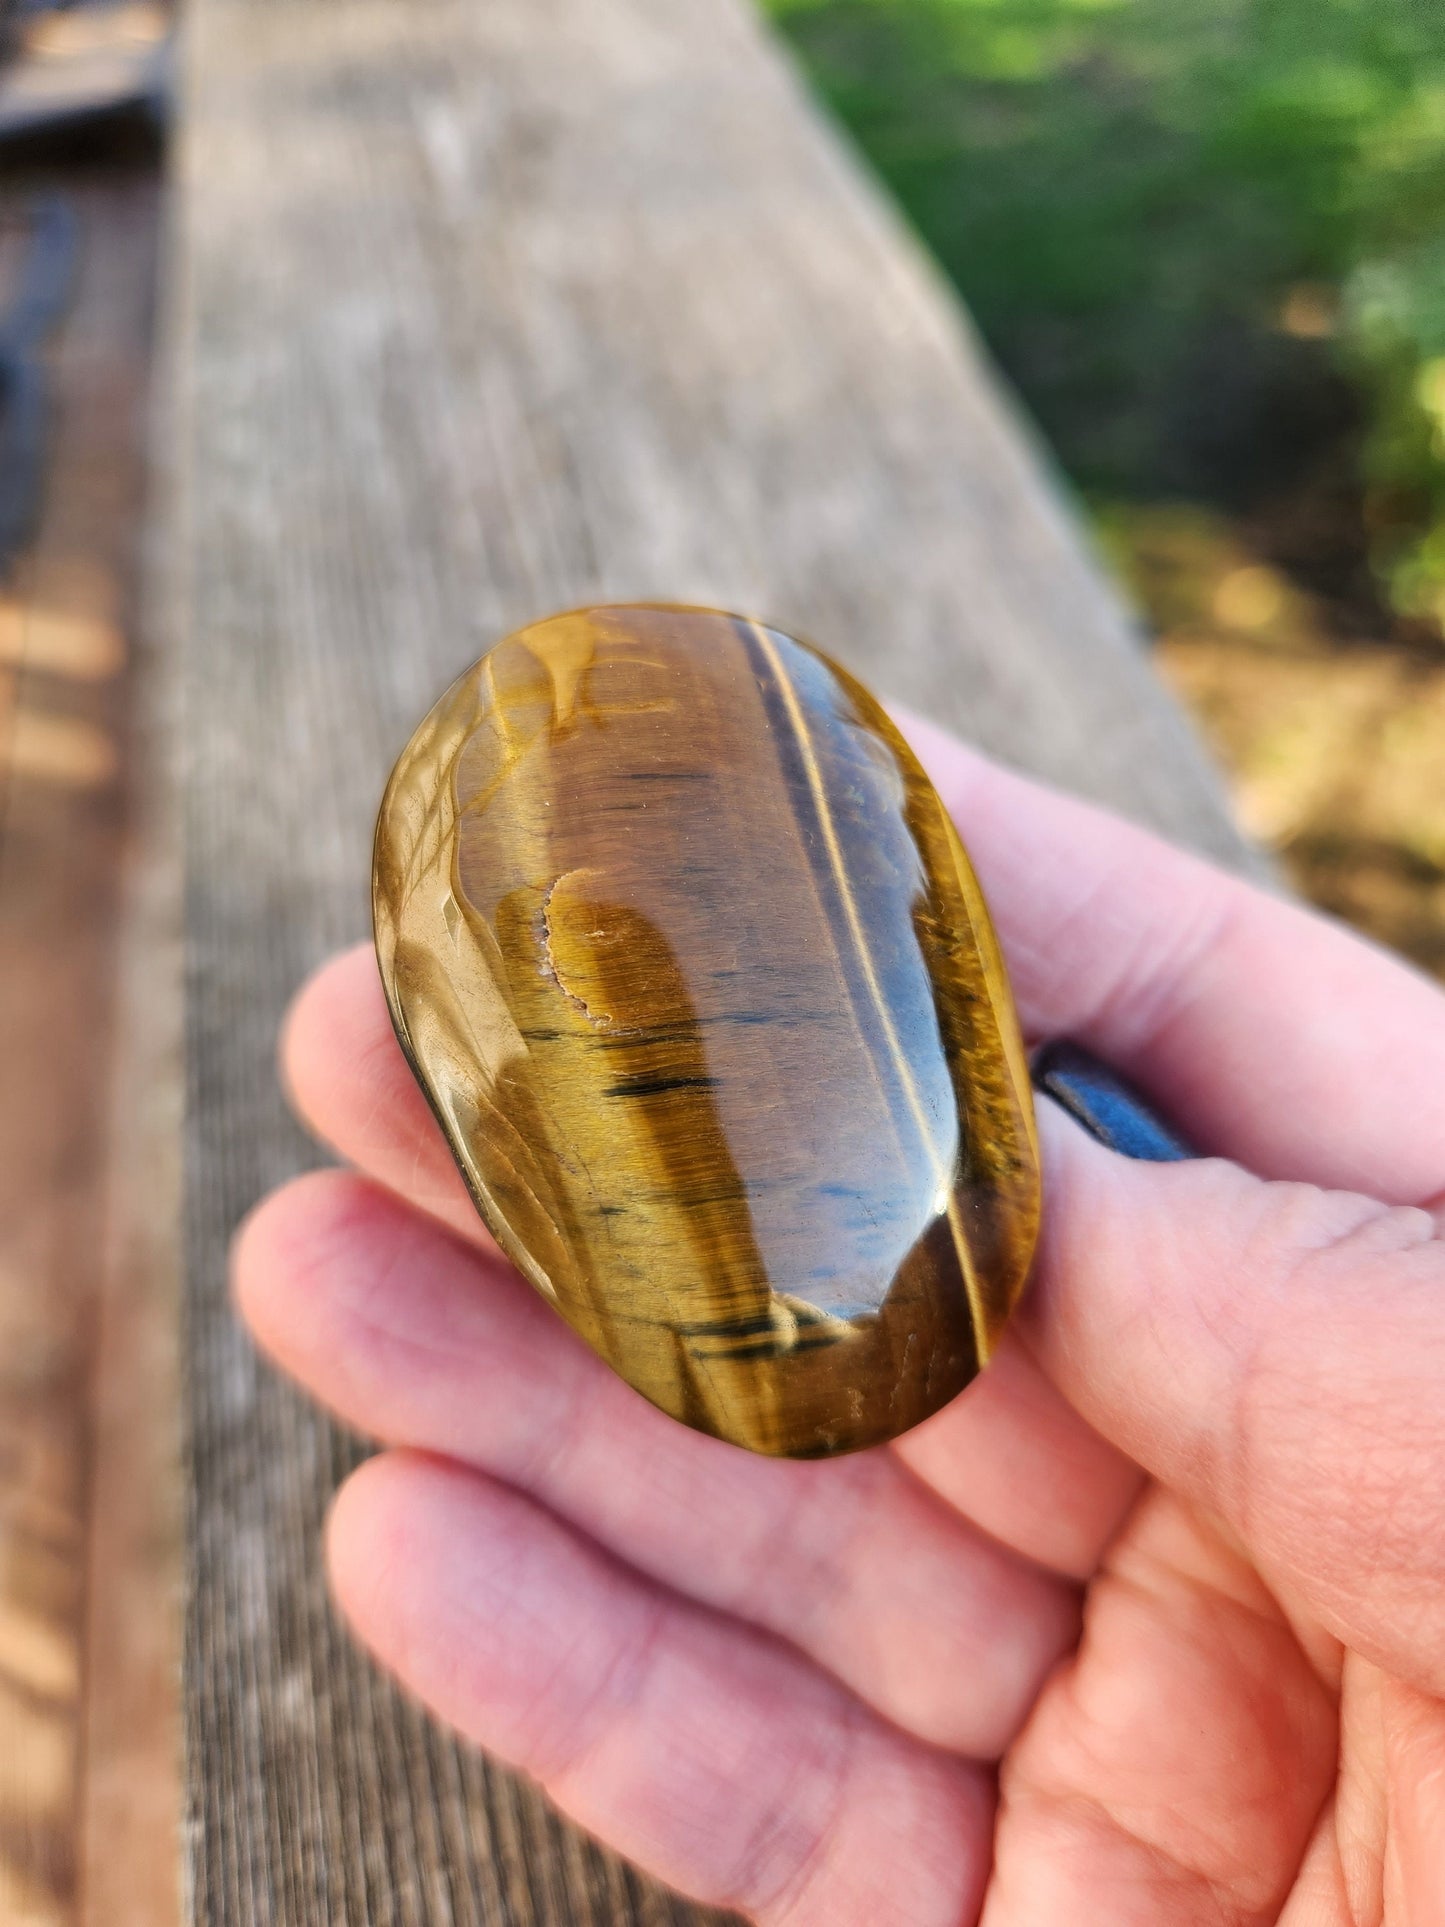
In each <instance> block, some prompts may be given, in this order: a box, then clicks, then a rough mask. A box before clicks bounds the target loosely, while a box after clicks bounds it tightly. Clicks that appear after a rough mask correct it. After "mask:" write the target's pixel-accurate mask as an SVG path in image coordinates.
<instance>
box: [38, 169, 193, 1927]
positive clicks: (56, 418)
mask: <svg viewBox="0 0 1445 1927" xmlns="http://www.w3.org/2000/svg"><path fill="white" fill-rule="evenodd" d="M66 193H67V198H68V199H69V201H70V203H71V205H72V207H73V209H74V211H75V215H76V232H77V238H78V258H77V266H76V279H75V287H74V296H73V301H72V304H71V308H70V311H69V313H68V315H67V316H66V318H65V320H64V322H63V324H62V325H61V326H60V328H59V329H58V331H57V334H56V338H55V341H54V343H53V347H52V351H51V353H50V356H49V362H50V366H49V376H48V386H49V409H48V418H49V424H50V436H49V447H48V459H47V462H46V472H45V487H44V490H43V495H42V503H41V512H40V515H39V518H38V522H37V525H36V528H35V531H34V539H33V541H32V542H31V543H30V544H29V545H28V547H27V549H26V550H25V552H24V553H23V554H22V556H21V557H20V558H19V561H18V563H17V566H16V568H15V570H14V572H13V575H12V576H11V577H10V579H9V580H7V582H6V584H5V587H4V592H3V594H0V982H3V986H4V998H3V1003H0V1064H3V1067H4V1080H3V1108H0V1920H4V1921H6V1922H12V1921H13V1922H17V1923H18V1922H26V1923H33V1927H42V1924H43V1927H51V1924H52V1923H55V1924H57V1927H58V1923H67V1927H68V1924H69V1923H72V1922H74V1921H76V1920H77V1919H78V1918H79V1910H80V1906H81V1893H82V1890H83V1888H84V1886H85V1870H86V1868H85V1853H84V1850H83V1846H82V1841H81V1832H82V1813H83V1811H84V1809H85V1804H86V1789H87V1784H88V1778H89V1775H88V1772H87V1769H88V1768H89V1767H90V1766H91V1765H95V1766H97V1767H98V1768H99V1770H100V1771H101V1772H102V1773H104V1772H105V1771H106V1770H108V1769H110V1768H115V1767H123V1769H124V1770H126V1771H128V1773H129V1774H130V1776H131V1778H132V1780H134V1777H135V1773H136V1768H137V1764H138V1762H140V1761H141V1760H142V1759H143V1754H144V1748H143V1744H142V1733H143V1730H144V1729H142V1730H140V1731H138V1730H137V1729H136V1728H134V1727H131V1728H130V1730H128V1731H127V1732H126V1733H125V1734H124V1737H123V1742H122V1744H121V1748H120V1751H119V1752H118V1753H116V1754H112V1755H110V1756H109V1757H108V1758H107V1759H103V1760H99V1761H97V1760H94V1759H93V1757H92V1755H91V1751H90V1746H89V1743H88V1742H89V1739H90V1738H91V1737H93V1736H92V1734H91V1733H90V1732H89V1730H88V1724H87V1717H86V1714H87V1707H86V1701H87V1694H88V1691H89V1689H91V1688H92V1686H93V1685H94V1684H95V1683H96V1677H97V1676H96V1665H95V1662H96V1657H97V1655H96V1653H95V1651H94V1650H93V1649H92V1644H91V1640H90V1638H89V1632H90V1629H91V1627H92V1625H93V1615H92V1613H91V1610H90V1608H91V1606H92V1605H93V1604H94V1602H95V1600H96V1590H95V1589H96V1587H97V1586H99V1587H101V1588H104V1589H105V1592H104V1596H105V1598H106V1602H107V1608H108V1613H109V1615H110V1617H109V1618H108V1619H107V1621H106V1627H107V1631H108V1634H109V1636H110V1644H111V1647H112V1649H114V1648H116V1647H120V1648H124V1646H125V1643H126V1639H127V1637H128V1635H129V1634H130V1633H131V1632H132V1631H133V1629H134V1628H133V1626H132V1625H131V1624H129V1623H127V1622H125V1621H124V1620H123V1619H122V1618H121V1617H120V1614H121V1611H122V1603H123V1602H122V1599H121V1597H120V1596H119V1595H118V1593H117V1591H116V1590H115V1588H114V1587H113V1586H112V1584H111V1582H112V1581H113V1580H114V1579H116V1578H117V1576H118V1574H117V1572H116V1570H115V1568H114V1567H113V1566H109V1567H107V1568H106V1569H105V1570H103V1571H102V1572H100V1573H99V1574H96V1573H95V1571H94V1569H93V1564H92V1551H93V1546H94V1535H95V1531H96V1525H97V1520H96V1510H95V1508H96V1504H97V1500H98V1498H100V1497H101V1496H102V1494H103V1492H104V1489H105V1478H104V1472H105V1469H104V1468H98V1467H97V1458H96V1448H97V1443H98V1435H97V1432H96V1430H95V1427H94V1423H93V1420H94V1414H95V1401H96V1398H97V1396H99V1397H102V1398H104V1397H106V1396H107V1395H108V1394H109V1393H110V1392H111V1391H112V1390H117V1389H119V1388H118V1387H116V1386H115V1385H114V1384H113V1382H112V1381H109V1380H107V1378H106V1376H105V1374H106V1369H107V1366H106V1362H105V1360H104V1359H103V1358H102V1356H101V1353H100V1351H99V1349H98V1345H97V1334H98V1330H99V1327H100V1323H101V1309H102V1305H103V1302H104V1299H105V1285H106V1267H105V1264H104V1262H103V1259H102V1255H101V1254H102V1253H103V1251H104V1249H105V1245H106V1235H105V1226H106V1222H107V1215H108V1193H109V1189H110V1177H111V1171H112V1150H113V1140H112V1136H111V1131H110V1122H111V1120H110V1116H109V1111H108V1107H107V1104H106V1101H105V1094H106V1087H107V1081H108V1078H109V1074H110V1063H111V1048H112V1038H113V1031H114V1026H113V1002H114V997H113V991H114V981H115V972H116V953H117V944H118V927H119V922H120V914H121V893H120V890H119V888H118V882H119V874H120V868H121V851H122V847H123V843H124V838H125V831H126V820H127V797H128V784H127V781H126V767H127V759H126V756H125V744H126V739H127V736H128V730H129V717H130V696H131V686H132V685H131V677H130V675H129V670H128V653H129V650H128V643H129V635H130V629H131V606H130V605H131V600H132V595H133V590H134V586H135V554H134V550H135V543H136V539H137V537H138V534H139V529H140V515H139V489H140V478H141V474H142V470H143V465H144V459H145V433H144V395H145V387H146V379H147V373H148V366H149V331H150V312H151V300H152V291H153V282H154V248H153V239H154V229H155V202H156V189H155V183H154V181H153V180H151V179H149V178H146V179H138V178H137V179H117V180H115V181H113V182H109V183H105V182H100V181H97V180H95V179H93V178H90V179H86V178H83V177H82V178H81V179H79V180H77V181H74V182H71V183H68V184H67V188H66ZM25 205H26V197H24V196H21V195H19V194H17V193H16V191H15V190H14V189H13V188H12V189H11V190H10V192H9V193H8V194H7V196H6V197H5V200H4V204H3V212H4V214H5V216H6V217H7V218H8V219H9V220H12V221H13V220H15V219H17V218H19V217H23V212H24V208H25ZM16 265H17V267H18V266H19V261H18V260H17V261H16ZM10 293H13V288H11V289H7V294H10ZM114 1309H115V1310H116V1312H117V1314H118V1319H117V1321H116V1323H115V1325H114V1329H115V1331H116V1335H117V1337H119V1338H121V1339H122V1340H123V1339H124V1337H125V1336H126V1334H127V1333H129V1332H131V1331H133V1330H134V1329H135V1321H136V1314H135V1307H134V1305H133V1304H130V1303H123V1304H121V1305H118V1306H116V1307H115V1308H114ZM154 1416H156V1414H155V1409H154V1407H153V1406H152V1407H151V1408H149V1410H148V1411H147V1417H148V1418H151V1417H154ZM98 1471H99V1473H100V1476H99V1477H98ZM142 1503H144V1500H143V1501H142ZM131 1571H132V1573H133V1575H134V1567H133V1566H132V1568H131ZM135 1576H138V1577H139V1579H140V1590H142V1591H143V1592H146V1591H151V1592H153V1588H152V1586H151V1584H150V1580H151V1574H150V1573H149V1572H147V1573H145V1574H142V1575H135ZM144 1610H145V1611H146V1612H148V1613H150V1614H151V1615H152V1617H153V1616H154V1603H153V1598H152V1600H151V1601H149V1602H148V1603H147V1605H146V1607H145V1609H144ZM139 1623H141V1624H144V1621H142V1622H139ZM100 1685H101V1691H102V1696H103V1695H104V1690H105V1685H106V1680H105V1677H104V1674H103V1669H102V1675H101V1679H100ZM147 1717H149V1709H148V1713H147ZM173 1723H174V1722H173ZM176 1792H177V1785H176V1775H175V1773H174V1770H173V1769H172V1770H171V1771H170V1772H169V1774H168V1781H167V1786H166V1791H165V1795H164V1797H165V1798H166V1799H167V1800H168V1801H169V1802H170V1803H171V1804H172V1805H174V1802H175V1797H176ZM131 1844H132V1845H133V1846H134V1847H136V1848H137V1849H140V1848H141V1847H142V1843H141V1841H140V1840H139V1837H138V1836H136V1835H135V1834H134V1833H132V1835H131ZM157 1845H159V1847H160V1849H161V1851H162V1852H164V1851H165V1846H166V1841H165V1839H164V1838H161V1839H160V1840H159V1842H157V1841H156V1840H155V1839H154V1838H152V1840H151V1842H150V1850H152V1851H153V1850H154V1849H155V1847H156V1846H157ZM110 1918H111V1919H112V1920H114V1919H115V1918H117V1917H116V1916H115V1915H112V1916H110ZM160 1918H161V1922H162V1927H164V1917H163V1916H161V1917H160Z"/></svg>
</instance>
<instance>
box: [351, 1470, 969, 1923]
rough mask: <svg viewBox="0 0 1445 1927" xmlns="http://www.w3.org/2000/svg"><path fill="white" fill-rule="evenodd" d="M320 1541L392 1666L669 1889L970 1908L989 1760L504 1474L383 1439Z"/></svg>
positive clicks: (716, 1899) (953, 1919)
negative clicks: (515, 1486) (646, 1563)
mask: <svg viewBox="0 0 1445 1927" xmlns="http://www.w3.org/2000/svg"><path fill="white" fill-rule="evenodd" d="M328 1554H329V1560H330V1567H331V1576H332V1583H333V1585H334V1588H335V1591H336V1594H337V1598H338V1600H339V1602H340V1604H341V1606H342V1609H343V1610H344V1611H345V1612H346V1614H347V1616H348V1617H349V1618H350V1620H351V1622H352V1624H353V1626H354V1627H355V1629H356V1631H357V1632H358V1633H359V1635H360V1637H361V1638H362V1639H363V1640H364V1641H365V1643H366V1644H367V1645H368V1646H369V1647H370V1648H371V1649H372V1651H373V1652H374V1653H375V1654H376V1655H377V1657H378V1658H379V1659H381V1660H382V1661H383V1662H384V1663H385V1664H386V1665H387V1666H389V1667H391V1668H392V1669H393V1670H394V1671H395V1672H396V1673H397V1674H398V1675H399V1676H400V1677H401V1679H402V1680H403V1681H404V1683H405V1684H406V1685H408V1686H409V1687H411V1689H412V1690H413V1691H414V1692H416V1693H418V1694H419V1695H420V1696H421V1698H422V1699H423V1700H425V1701H426V1702H427V1703H428V1704H429V1705H430V1706H431V1707H432V1708H433V1709H434V1710H435V1711H436V1712H437V1713H439V1714H440V1715H441V1716H442V1717H443V1718H444V1719H446V1720H448V1721H449V1722H450V1723H451V1724H452V1725H454V1726H456V1727H458V1728H459V1729H460V1730H461V1732H462V1733H463V1734H465V1735H466V1736H467V1737H468V1738H469V1739H472V1740H474V1741H476V1742H477V1743H479V1744H480V1745H483V1746H485V1747H487V1748H489V1749H490V1750H491V1751H492V1752H494V1753H496V1754H498V1755H500V1756H501V1757H502V1758H503V1759H506V1760H508V1761H509V1762H511V1763H512V1764H513V1765H515V1766H518V1767H521V1768H522V1769H524V1770H525V1771H526V1772H528V1773H529V1774H531V1775H532V1776H533V1777H534V1778H535V1779H537V1780H539V1781H541V1783H542V1784H543V1786H544V1787H545V1788H546V1789H547V1791H548V1792H549V1793H550V1794H551V1796H552V1798H553V1799H554V1800H555V1801H556V1802H557V1804H558V1805H559V1806H560V1807H561V1808H562V1809H563V1810H564V1811H565V1812H567V1813H569V1814H571V1815H572V1816H573V1818H574V1819H576V1820H578V1821H580V1822H581V1823H582V1825H583V1826H585V1827H587V1828H588V1829H589V1830H590V1831H592V1832H593V1833H595V1834H597V1835H598V1836H599V1837H600V1838H602V1839H604V1840H606V1841H608V1842H609V1843H610V1844H612V1845H613V1846H615V1847H617V1848H618V1849H619V1850H620V1851H621V1852H623V1853H625V1854H627V1855H628V1856H629V1857H630V1858H631V1859H633V1860H635V1861H637V1862H639V1863H640V1864H641V1865H643V1866H645V1867H647V1868H648V1869H649V1870H650V1871H652V1872H653V1873H655V1874H658V1875H659V1876H661V1878H662V1879H664V1880H666V1881H668V1882H669V1883H670V1884H671V1885H673V1886H674V1887H677V1888H680V1889H682V1890H683V1891H684V1892H686V1893H688V1894H691V1895H692V1896H694V1897H695V1898H697V1899H700V1900H704V1901H707V1902H709V1903H711V1904H713V1905H717V1906H724V1907H732V1908H737V1909H739V1910H740V1911H742V1912H744V1913H746V1914H748V1915H749V1916H751V1917H752V1918H753V1919H754V1920H756V1921H758V1922H760V1923H764V1927H784V1923H785V1924H786V1927H825V1923H826V1927H905V1923H906V1927H968V1923H971V1922H972V1921H974V1920H975V1919H976V1917H977V1914H978V1910H979V1907H980V1904H981V1900H982V1893H983V1887H984V1883H985V1881H986V1879H987V1873H988V1864H989V1856H990V1845H991V1838H992V1825H993V1796H992V1789H991V1785H990V1782H989V1778H988V1776H987V1775H986V1774H985V1773H984V1772H983V1771H982V1769H980V1768H978V1767H976V1766H974V1765H972V1764H970V1763H967V1762H965V1761H961V1760H957V1759H953V1758H950V1757H948V1756H947V1755H945V1754H942V1753H938V1752H936V1751H934V1750H933V1749H931V1748H929V1747H927V1746H924V1745H922V1744H921V1743H919V1742H916V1741H913V1740H910V1739H908V1738H906V1737H905V1736H904V1735H902V1734H900V1733H898V1732H897V1731H896V1730H895V1729H893V1728H892V1727H890V1726H888V1725H886V1724H885V1723H884V1722H882V1721H881V1720H879V1719H877V1718H876V1717H875V1716H874V1715H873V1714H872V1713H870V1712H869V1711H868V1710H867V1709H866V1708H865V1707H863V1705H862V1704H861V1703H860V1702H859V1701H857V1700H855V1699H854V1698H853V1697H852V1696H851V1695H850V1694H848V1693H847V1692H846V1691H845V1690H844V1689H843V1688H842V1687H841V1686H839V1685H838V1684H837V1683H836V1682H835V1681H833V1680H831V1679H829V1678H828V1677H827V1675H825V1674H823V1673H821V1672H819V1671H818V1670H817V1669H816V1668H814V1667H812V1666H810V1665H809V1664H808V1663H807V1662H806V1661H804V1660H801V1659H799V1658H798V1657H797V1656H796V1655H794V1654H792V1653H790V1652H789V1651H787V1650H786V1649H785V1648H783V1647H781V1646H779V1645H777V1644H775V1643H774V1642H772V1641H771V1640H769V1639H767V1638H766V1637H764V1636H761V1635H759V1634H757V1633H756V1632H754V1631H752V1630H750V1629H749V1628H747V1627H745V1626H743V1625H742V1624H741V1623H739V1622H736V1621H732V1620H728V1619H726V1618H723V1617H721V1616H718V1615H715V1614H712V1613H708V1612H706V1611H704V1610H701V1609H700V1608H697V1607H695V1606H692V1605H690V1604H688V1603H686V1602H684V1601H683V1600H681V1599H679V1598H678V1597H677V1596H676V1595H674V1594H672V1593H670V1592H667V1591H665V1590H663V1589H660V1588H658V1587H655V1586H653V1585H651V1584H649V1583H647V1582H646V1581H644V1580H642V1579H641V1578H639V1577H638V1576H636V1575H634V1574H632V1573H631V1572H630V1571H628V1570H627V1569H626V1568H624V1567H621V1566H619V1565H617V1564H615V1563H614V1562H613V1561H612V1560H610V1559H609V1558H608V1557H607V1555H606V1554H604V1553H603V1552H601V1551H600V1550H599V1549H597V1548H595V1547H593V1546H591V1545H590V1544H589V1543H588V1542H587V1541H586V1540H585V1539H583V1538H581V1537H580V1536H579V1535H577V1534H576V1533H574V1532H573V1531H571V1530H570V1529H569V1528H568V1527H566V1526H565V1525H563V1524H561V1523H560V1522H559V1521H558V1520H557V1519H555V1518H554V1517H553V1516H552V1515H551V1514H550V1513H547V1512H545V1511H544V1510H543V1509H542V1508H540V1507H538V1506H536V1505H534V1504H533V1503H532V1502H531V1501H530V1500H528V1499H526V1498H524V1497H522V1496H521V1495H520V1494H518V1493H517V1492H515V1491H513V1490H511V1489H510V1488H508V1487H506V1486H504V1485H500V1484H498V1483H496V1482H494V1481H493V1480H490V1479H488V1478H485V1477H484V1476H482V1475H480V1474H478V1473H475V1472H472V1471H470V1470H468V1469H465V1468H463V1467H460V1466H456V1465H454V1464H452V1463H450V1462H448V1461H442V1460H437V1459H431V1458H425V1457H422V1456H420V1455H417V1454H412V1453H403V1452H391V1453H387V1454H385V1455H384V1456H383V1457H381V1458H378V1459H372V1460H370V1461H369V1462H368V1463H367V1464H366V1465H364V1466H363V1467H362V1468H361V1470H360V1471H359V1472H357V1473H355V1474H354V1475H353V1476H352V1478H351V1479H350V1481H349V1482H348V1483H347V1484H346V1485H345V1486H344V1487H343V1489H342V1491H341V1493H340V1495H339V1496H338V1498H337V1501H336V1505H335V1509H334V1511H333V1514H332V1520H331V1527H330V1534H329V1544H328Z"/></svg>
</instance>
